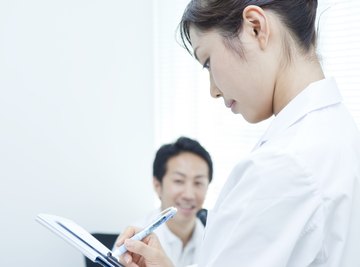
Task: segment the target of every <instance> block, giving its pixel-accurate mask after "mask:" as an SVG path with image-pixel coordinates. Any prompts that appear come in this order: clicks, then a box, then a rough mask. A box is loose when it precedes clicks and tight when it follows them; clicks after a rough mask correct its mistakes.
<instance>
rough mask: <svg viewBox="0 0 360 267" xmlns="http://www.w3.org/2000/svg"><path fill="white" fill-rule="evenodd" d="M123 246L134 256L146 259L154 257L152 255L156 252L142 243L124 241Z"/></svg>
mask: <svg viewBox="0 0 360 267" xmlns="http://www.w3.org/2000/svg"><path fill="white" fill-rule="evenodd" d="M124 244H125V247H126V249H127V250H128V251H131V252H133V253H135V254H138V255H141V256H143V257H144V258H146V259H150V258H153V257H155V255H154V253H156V252H155V250H154V248H152V247H150V246H148V245H147V244H145V243H144V242H142V241H137V240H132V239H126V240H125V242H124Z"/></svg>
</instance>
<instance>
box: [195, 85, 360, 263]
mask: <svg viewBox="0 0 360 267" xmlns="http://www.w3.org/2000/svg"><path fill="white" fill-rule="evenodd" d="M359 90H360V88H359ZM359 194H360V135H359V130H358V129H357V128H356V125H355V123H354V122H353V120H352V118H351V116H350V115H349V113H348V111H347V109H346V108H345V107H344V105H343V104H342V103H341V97H340V94H339V92H338V89H337V86H336V83H335V81H334V80H333V79H325V80H322V81H318V82H315V83H313V84H311V85H310V86H309V87H308V88H306V89H305V90H304V91H303V92H301V93H300V94H299V95H298V96H297V97H296V98H294V99H293V100H292V101H291V102H290V103H289V104H288V105H287V106H286V107H285V108H284V109H283V110H282V111H281V112H280V113H279V114H278V115H277V116H276V117H275V118H274V121H273V122H272V124H271V125H270V127H269V129H268V131H267V132H266V133H265V135H264V136H263V137H262V138H261V140H260V141H259V144H258V145H257V146H256V147H255V149H254V150H253V152H252V153H251V154H250V155H249V156H248V157H246V158H245V159H244V160H242V161H241V162H240V163H239V164H238V165H237V166H236V167H235V168H234V170H233V171H232V173H231V175H230V177H229V179H228V181H227V182H226V184H225V186H224V188H223V190H222V192H221V193H220V195H219V198H218V201H217V203H216V204H215V206H214V208H213V210H210V211H209V214H208V220H207V226H206V230H205V237H204V242H203V246H202V251H201V257H200V262H199V266H200V267H205V266H206V267H215V266H216V267H230V266H237V267H285V266H286V267H306V266H318V267H319V266H321V267H325V266H326V267H359V266H360V250H359V248H360V231H359V229H360V198H359Z"/></svg>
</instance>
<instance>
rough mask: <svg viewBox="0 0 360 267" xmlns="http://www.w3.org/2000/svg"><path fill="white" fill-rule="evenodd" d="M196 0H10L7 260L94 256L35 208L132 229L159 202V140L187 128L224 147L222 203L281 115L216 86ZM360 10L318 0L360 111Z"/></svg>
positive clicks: (0, 250)
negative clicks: (181, 32)
mask: <svg viewBox="0 0 360 267" xmlns="http://www.w3.org/2000/svg"><path fill="white" fill-rule="evenodd" d="M188 2H189V1H188V0H186V1H185V0H137V1H124V0H102V1H96V0H87V1H85V0H72V1H69V0H62V1H45V0H33V1H24V0H11V1H10V0H0V216H1V220H0V231H1V238H0V257H1V263H0V265H1V266H28V267H35V266H36V267H45V266H52V267H60V266H85V264H84V259H83V256H82V254H81V253H80V252H79V251H77V250H76V249H74V248H73V247H71V246H69V245H68V244H67V243H66V242H64V241H63V240H62V239H60V238H58V237H57V236H55V235H54V234H53V233H51V232H49V231H48V230H47V229H45V228H44V227H42V226H41V225H40V224H38V223H37V222H35V217H36V215H37V214H38V213H52V214H56V215H59V216H63V217H67V218H70V219H72V220H74V221H75V222H77V223H78V224H80V225H81V226H83V227H84V228H85V229H86V230H88V231H90V232H96V231H97V232H120V231H121V229H123V228H124V227H125V226H126V225H128V224H130V223H131V222H133V221H134V220H136V219H138V218H141V215H142V214H144V213H146V212H148V211H149V210H151V209H153V208H154V207H155V206H156V205H157V199H156V196H155V194H154V193H153V189H152V180H151V179H152V161H153V158H154V153H155V150H156V149H157V148H158V147H159V146H160V145H161V144H163V143H167V142H172V141H174V140H175V139H176V138H177V137H178V136H180V135H186V136H189V137H191V138H195V139H198V140H199V141H200V143H201V144H202V145H204V147H206V148H207V149H208V151H209V152H210V154H211V155H212V157H213V161H214V179H213V182H212V184H211V187H210V190H209V193H208V196H207V199H206V204H205V206H206V207H207V208H211V207H212V205H213V204H214V201H215V200H216V197H217V195H218V193H219V190H220V189H221V186H222V185H223V183H224V181H225V180H226V177H227V175H228V174H229V172H230V171H231V168H232V167H233V166H234V165H235V164H236V162H238V161H239V160H240V159H241V158H242V157H243V156H244V155H246V154H247V153H249V151H251V149H252V147H253V146H254V145H255V143H256V140H257V139H258V138H259V137H260V136H261V134H262V132H263V131H264V130H265V129H266V127H267V125H268V124H269V121H265V122H262V123H260V124H256V125H253V124H248V123H246V122H245V121H244V120H243V119H242V118H241V116H234V115H233V114H232V113H231V112H229V111H228V110H227V109H225V108H224V104H223V102H222V101H221V100H214V99H212V98H210V95H209V89H208V74H207V71H206V70H203V69H202V67H201V66H200V64H198V63H196V62H195V60H194V59H193V58H192V57H191V56H189V55H188V53H187V52H186V51H185V50H184V49H183V48H182V47H181V45H180V44H179V43H178V41H177V39H178V38H177V36H176V27H177V24H178V22H179V20H180V18H181V14H182V12H183V10H184V8H185V6H186V4H187V3H188ZM359 12H360V2H359V1H357V0H343V1H340V0H338V1H333V0H323V1H321V0H320V1H319V11H318V15H319V17H320V20H319V21H318V30H319V43H318V52H319V56H320V57H321V60H322V63H323V66H324V70H325V73H326V75H327V76H335V77H336V79H337V81H338V84H339V86H340V89H341V91H342V93H343V96H344V101H345V102H346V104H347V105H348V107H349V109H350V111H351V113H352V114H353V116H354V119H355V120H356V122H357V124H358V125H360V50H359V49H358V48H359V45H360V17H359V16H358V14H359ZM270 120H271V119H270Z"/></svg>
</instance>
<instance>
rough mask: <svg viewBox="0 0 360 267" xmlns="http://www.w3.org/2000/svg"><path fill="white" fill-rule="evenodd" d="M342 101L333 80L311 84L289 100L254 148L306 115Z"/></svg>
mask: <svg viewBox="0 0 360 267" xmlns="http://www.w3.org/2000/svg"><path fill="white" fill-rule="evenodd" d="M341 101H342V98H341V95H340V92H339V90H338V88H337V85H336V82H335V80H334V79H333V78H329V79H323V80H320V81H316V82H314V83H311V84H310V85H309V86H308V87H307V88H305V89H304V90H303V91H302V92H300V93H299V94H298V95H297V96H296V97H295V98H294V99H293V100H291V101H290V102H289V103H288V104H287V106H286V107H285V108H283V109H282V110H281V111H280V113H279V114H278V115H277V116H276V117H275V118H274V120H273V121H272V122H271V124H270V126H269V128H268V129H267V131H266V132H265V134H264V135H263V137H262V138H261V139H260V141H259V142H258V143H257V145H256V146H255V148H254V150H255V149H257V148H259V147H260V146H262V145H263V144H264V143H266V142H267V141H268V140H269V139H271V138H272V137H273V136H276V135H277V134H278V133H280V132H282V131H283V130H285V129H287V128H288V127H290V126H291V125H293V124H294V123H296V122H297V121H298V120H300V119H301V118H303V117H304V116H306V115H307V114H308V113H310V112H312V111H314V110H318V109H321V108H324V107H327V106H330V105H334V104H337V103H340V102H341Z"/></svg>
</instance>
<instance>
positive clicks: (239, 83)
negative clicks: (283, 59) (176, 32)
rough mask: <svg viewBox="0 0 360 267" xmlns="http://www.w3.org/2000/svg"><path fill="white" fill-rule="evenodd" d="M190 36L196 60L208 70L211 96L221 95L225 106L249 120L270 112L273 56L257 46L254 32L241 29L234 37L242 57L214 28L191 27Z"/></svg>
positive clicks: (252, 120) (271, 110)
mask: <svg viewBox="0 0 360 267" xmlns="http://www.w3.org/2000/svg"><path fill="white" fill-rule="evenodd" d="M190 38H191V43H192V48H193V51H194V55H195V57H196V59H197V60H198V61H199V62H200V64H202V65H203V66H204V67H205V68H207V69H208V71H209V74H210V93H211V95H212V96H213V97H222V98H223V99H224V102H225V106H226V107H228V108H231V110H232V112H234V113H240V114H241V115H242V116H243V117H244V118H245V119H246V120H247V121H249V122H253V123H255V122H259V121H261V120H264V119H267V118H269V117H270V116H272V115H273V94H274V87H275V76H276V75H275V70H276V64H274V63H275V61H274V59H275V56H274V55H271V53H269V49H267V50H266V51H265V50H264V49H262V48H261V47H260V46H259V43H258V42H257V39H256V34H255V33H254V34H253V36H252V32H251V31H245V30H244V31H243V32H242V33H241V34H240V36H239V38H240V41H239V40H236V39H235V40H233V42H234V45H239V46H240V45H241V51H243V56H240V54H239V53H238V52H236V51H235V50H234V48H230V46H229V45H225V41H224V37H222V36H221V35H220V34H219V33H218V32H217V31H216V30H211V31H207V32H200V31H198V30H197V29H196V28H194V27H191V28H190ZM235 42H238V43H235ZM240 42H241V44H240Z"/></svg>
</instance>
